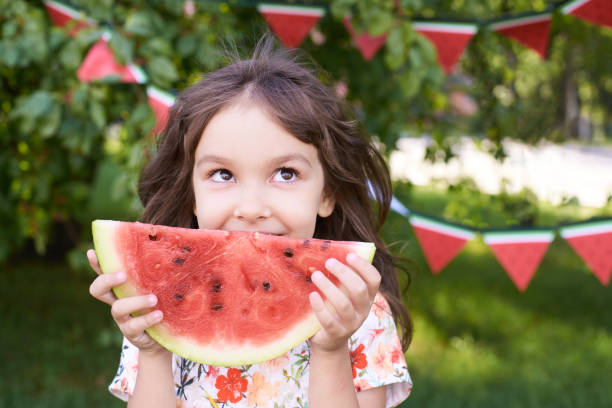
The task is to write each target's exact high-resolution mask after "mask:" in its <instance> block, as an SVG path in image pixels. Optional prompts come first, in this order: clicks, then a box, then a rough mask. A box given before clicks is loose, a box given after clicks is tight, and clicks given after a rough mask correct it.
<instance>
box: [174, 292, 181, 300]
mask: <svg viewBox="0 0 612 408" xmlns="http://www.w3.org/2000/svg"><path fill="white" fill-rule="evenodd" d="M174 298H175V299H176V300H183V295H181V294H180V293H175V294H174Z"/></svg>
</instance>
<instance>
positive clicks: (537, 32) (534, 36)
mask: <svg viewBox="0 0 612 408" xmlns="http://www.w3.org/2000/svg"><path fill="white" fill-rule="evenodd" d="M497 31H498V32H499V33H500V34H503V35H505V36H507V37H510V38H514V39H515V40H516V41H518V42H519V43H521V44H523V45H524V46H526V47H529V48H532V49H534V50H535V51H536V52H537V53H538V54H539V55H540V57H542V58H546V53H547V51H548V38H549V35H548V34H549V32H550V20H544V21H538V22H535V23H532V24H524V25H519V26H513V27H508V28H502V29H500V30H497Z"/></svg>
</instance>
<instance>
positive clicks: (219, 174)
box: [209, 169, 234, 183]
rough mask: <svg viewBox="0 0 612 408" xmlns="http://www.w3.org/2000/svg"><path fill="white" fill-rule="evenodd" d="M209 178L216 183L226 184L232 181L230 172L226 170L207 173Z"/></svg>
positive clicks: (232, 177) (232, 176)
mask: <svg viewBox="0 0 612 408" xmlns="http://www.w3.org/2000/svg"><path fill="white" fill-rule="evenodd" d="M209 177H210V178H211V179H212V181H216V182H218V183H227V182H229V181H232V180H233V179H234V175H233V174H232V172H231V171H229V170H227V169H217V170H213V171H211V172H210V173H209Z"/></svg>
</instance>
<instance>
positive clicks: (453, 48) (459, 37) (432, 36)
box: [414, 22, 477, 74]
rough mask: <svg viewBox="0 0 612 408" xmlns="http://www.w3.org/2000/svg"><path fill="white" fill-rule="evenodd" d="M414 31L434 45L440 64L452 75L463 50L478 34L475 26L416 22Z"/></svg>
mask: <svg viewBox="0 0 612 408" xmlns="http://www.w3.org/2000/svg"><path fill="white" fill-rule="evenodd" d="M414 30H415V31H416V32H418V33H420V34H422V35H423V36H425V37H426V38H427V39H429V41H431V42H432V43H433V45H434V46H435V47H436V50H437V53H438V63H439V64H440V65H441V66H442V68H443V69H444V72H446V74H450V73H451V72H452V71H453V68H454V66H455V64H456V63H457V61H458V60H459V57H461V54H462V53H463V50H464V49H465V47H466V46H467V45H468V43H469V42H470V39H471V38H472V37H473V36H474V34H476V30H477V26H476V25H474V24H456V23H431V22H415V23H414Z"/></svg>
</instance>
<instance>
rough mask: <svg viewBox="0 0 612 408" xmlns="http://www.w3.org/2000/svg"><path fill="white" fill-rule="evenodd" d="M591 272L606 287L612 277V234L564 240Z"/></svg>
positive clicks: (606, 233)
mask: <svg viewBox="0 0 612 408" xmlns="http://www.w3.org/2000/svg"><path fill="white" fill-rule="evenodd" d="M565 239H566V240H567V242H569V244H570V245H571V246H572V248H574V251H576V252H577V253H578V255H580V257H581V258H582V259H583V260H584V262H585V263H586V264H587V265H588V266H589V267H590V268H591V269H592V270H593V273H594V274H595V276H596V277H597V279H599V281H600V282H601V283H602V284H604V285H607V284H609V283H610V276H612V232H604V233H600V234H590V235H579V236H575V237H571V238H565Z"/></svg>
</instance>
